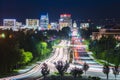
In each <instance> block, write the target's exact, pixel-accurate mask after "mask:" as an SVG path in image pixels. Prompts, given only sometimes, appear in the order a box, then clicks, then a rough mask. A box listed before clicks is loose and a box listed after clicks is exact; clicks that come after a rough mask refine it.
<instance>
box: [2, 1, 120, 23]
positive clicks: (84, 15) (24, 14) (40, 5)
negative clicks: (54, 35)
mask: <svg viewBox="0 0 120 80" xmlns="http://www.w3.org/2000/svg"><path fill="white" fill-rule="evenodd" d="M47 12H48V14H49V17H50V20H51V21H56V20H58V18H59V15H60V14H61V13H70V14H72V18H73V19H77V20H79V19H88V18H92V19H94V18H120V0H0V19H4V18H17V20H18V21H25V19H26V18H39V17H40V15H41V14H43V13H47Z"/></svg>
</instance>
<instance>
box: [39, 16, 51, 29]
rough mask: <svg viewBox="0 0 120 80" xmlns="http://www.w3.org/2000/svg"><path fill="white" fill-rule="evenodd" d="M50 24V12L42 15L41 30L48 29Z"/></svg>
mask: <svg viewBox="0 0 120 80" xmlns="http://www.w3.org/2000/svg"><path fill="white" fill-rule="evenodd" d="M48 24H49V17H48V14H46V15H41V17H40V27H39V30H42V29H43V30H44V29H48Z"/></svg>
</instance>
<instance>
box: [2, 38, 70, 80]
mask: <svg viewBox="0 0 120 80" xmlns="http://www.w3.org/2000/svg"><path fill="white" fill-rule="evenodd" d="M68 43H69V41H67V40H61V42H60V44H59V45H58V46H56V48H55V50H54V52H53V54H52V56H51V57H50V58H48V59H46V60H45V61H43V62H38V63H37V64H36V65H35V67H34V68H33V69H31V70H29V71H28V72H25V73H23V74H20V75H15V76H10V77H5V78H0V80H30V79H36V78H37V77H40V75H41V67H42V64H43V63H47V64H48V67H49V69H50V71H51V72H54V71H56V68H55V65H54V62H56V61H59V60H61V61H63V62H65V61H66V60H69V57H68V55H69V54H68V47H66V45H68Z"/></svg>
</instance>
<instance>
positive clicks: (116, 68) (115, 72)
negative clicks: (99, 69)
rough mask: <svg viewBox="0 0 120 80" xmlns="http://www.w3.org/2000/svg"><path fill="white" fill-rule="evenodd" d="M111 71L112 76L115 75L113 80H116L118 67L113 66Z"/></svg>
mask: <svg viewBox="0 0 120 80" xmlns="http://www.w3.org/2000/svg"><path fill="white" fill-rule="evenodd" d="M112 70H113V74H114V75H115V80H116V77H117V75H119V67H118V66H114V67H113V68H112Z"/></svg>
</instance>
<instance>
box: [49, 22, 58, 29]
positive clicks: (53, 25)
mask: <svg viewBox="0 0 120 80" xmlns="http://www.w3.org/2000/svg"><path fill="white" fill-rule="evenodd" d="M50 25H51V29H55V30H58V23H57V22H52V23H50Z"/></svg>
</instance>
